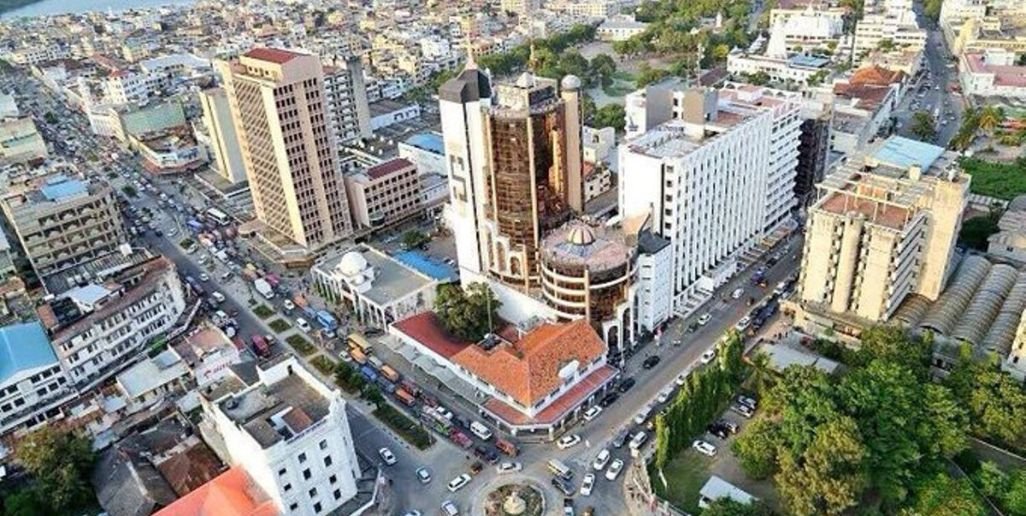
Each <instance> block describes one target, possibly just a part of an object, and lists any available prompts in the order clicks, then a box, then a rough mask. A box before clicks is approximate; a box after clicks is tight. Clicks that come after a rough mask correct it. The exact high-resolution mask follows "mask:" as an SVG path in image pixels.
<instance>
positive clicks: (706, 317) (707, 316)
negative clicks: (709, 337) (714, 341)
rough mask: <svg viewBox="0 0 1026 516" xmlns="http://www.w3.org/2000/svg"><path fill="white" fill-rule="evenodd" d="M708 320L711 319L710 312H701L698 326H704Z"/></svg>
mask: <svg viewBox="0 0 1026 516" xmlns="http://www.w3.org/2000/svg"><path fill="white" fill-rule="evenodd" d="M710 320H712V315H710V314H702V316H701V317H699V318H698V324H699V325H700V326H705V325H706V324H708V323H709V321H710Z"/></svg>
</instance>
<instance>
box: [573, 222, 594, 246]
mask: <svg viewBox="0 0 1026 516" xmlns="http://www.w3.org/2000/svg"><path fill="white" fill-rule="evenodd" d="M566 241H567V242H569V243H571V244H574V245H588V244H591V243H592V242H594V241H595V233H594V232H593V231H592V230H591V228H589V227H588V226H575V227H574V228H573V229H571V230H570V233H568V234H567V235H566Z"/></svg>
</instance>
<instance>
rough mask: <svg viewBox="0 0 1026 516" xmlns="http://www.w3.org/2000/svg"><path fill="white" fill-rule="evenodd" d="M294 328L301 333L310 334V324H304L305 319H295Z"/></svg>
mask: <svg viewBox="0 0 1026 516" xmlns="http://www.w3.org/2000/svg"><path fill="white" fill-rule="evenodd" d="M296 327H297V328H299V330H300V331H302V332H303V333H310V330H311V329H312V328H310V323H308V322H306V319H303V318H302V317H296Z"/></svg>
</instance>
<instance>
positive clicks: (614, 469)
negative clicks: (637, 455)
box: [606, 459, 623, 480]
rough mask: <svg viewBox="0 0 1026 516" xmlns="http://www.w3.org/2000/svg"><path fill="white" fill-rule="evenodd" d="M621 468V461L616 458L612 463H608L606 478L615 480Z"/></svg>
mask: <svg viewBox="0 0 1026 516" xmlns="http://www.w3.org/2000/svg"><path fill="white" fill-rule="evenodd" d="M622 470H623V461H622V460H620V459H616V460H614V461H613V463H612V464H610V465H609V469H607V470H606V480H616V477H618V476H620V471H622Z"/></svg>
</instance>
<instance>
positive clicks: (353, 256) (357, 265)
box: [336, 251, 367, 276]
mask: <svg viewBox="0 0 1026 516" xmlns="http://www.w3.org/2000/svg"><path fill="white" fill-rule="evenodd" d="M336 268H337V269H338V271H339V272H341V273H342V275H344V276H356V275H357V274H360V273H361V272H363V271H364V270H365V269H366V268H367V259H366V258H364V257H363V255H362V254H360V253H358V252H356V251H349V252H348V253H346V254H345V255H343V256H342V259H341V260H339V262H338V266H337V267H336Z"/></svg>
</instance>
